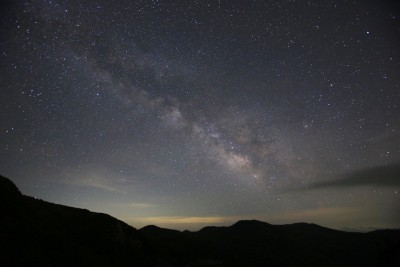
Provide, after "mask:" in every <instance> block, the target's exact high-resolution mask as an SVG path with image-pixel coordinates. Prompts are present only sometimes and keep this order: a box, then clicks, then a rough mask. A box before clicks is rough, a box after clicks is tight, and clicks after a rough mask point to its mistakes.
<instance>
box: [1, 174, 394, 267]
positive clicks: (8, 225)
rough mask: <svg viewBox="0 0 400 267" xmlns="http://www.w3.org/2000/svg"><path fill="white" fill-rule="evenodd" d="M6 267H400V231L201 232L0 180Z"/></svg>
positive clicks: (263, 227) (255, 226) (306, 227)
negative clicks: (136, 223)
mask: <svg viewBox="0 0 400 267" xmlns="http://www.w3.org/2000/svg"><path fill="white" fill-rule="evenodd" d="M0 207H1V212H2V219H1V220H0V222H1V223H0V245H1V247H2V249H1V254H2V255H1V258H0V262H1V265H2V266H400V257H399V256H398V255H400V230H379V231H373V232H370V233H349V232H342V231H337V230H332V229H328V228H324V227H321V226H318V225H315V224H307V223H296V224H290V225H271V224H268V223H265V222H260V221H239V222H237V223H235V224H234V225H232V226H229V227H205V228H203V229H201V230H200V231H197V232H190V231H183V232H180V231H176V230H169V229H163V228H159V227H157V226H146V227H144V228H142V229H140V230H137V229H135V228H133V227H131V226H129V225H127V224H126V223H124V222H122V221H119V220H117V219H115V218H113V217H111V216H109V215H106V214H101V213H95V212H90V211H88V210H84V209H78V208H71V207H67V206H63V205H57V204H53V203H49V202H45V201H42V200H38V199H35V198H32V197H29V196H24V195H22V194H21V192H20V191H19V190H18V188H17V187H16V186H15V185H14V184H13V183H12V182H11V181H10V180H8V179H7V178H4V177H0Z"/></svg>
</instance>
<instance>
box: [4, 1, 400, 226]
mask: <svg viewBox="0 0 400 267" xmlns="http://www.w3.org/2000/svg"><path fill="white" fill-rule="evenodd" d="M394 2H395V1H393V2H392V1H364V0H359V1H358V0H356V1H328V0H326V1H316V0H311V1H295V0H292V1H289V0H287V1H161V0H160V1H156V0H154V1H108V0H104V1H78V0H77V1H57V0H46V1H45V0H42V1H39V0H38V1H9V2H8V3H5V2H4V1H3V2H2V4H1V5H2V8H1V19H0V22H1V24H0V71H1V76H0V90H1V97H0V110H1V112H0V173H1V174H2V175H3V176H6V177H9V178H10V179H11V180H13V181H14V182H15V183H16V185H17V186H18V187H19V188H20V189H21V191H22V192H23V193H24V194H27V195H30V196H34V197H37V198H40V199H43V200H46V201H50V202H55V203H59V204H64V205H69V206H74V207H80V208H86V209H89V210H92V211H97V212H104V213H108V214H110V215H112V216H114V217H116V218H118V219H121V220H123V221H125V222H127V223H129V224H131V225H132V226H134V227H137V228H140V227H142V226H144V225H148V224H156V225H159V226H162V227H168V228H174V229H181V230H182V229H191V230H196V229H199V228H201V227H203V226H205V225H230V224H232V223H234V222H235V221H237V220H240V219H258V220H263V221H266V222H269V223H273V224H285V223H293V222H300V221H305V222H311V223H317V224H320V225H323V226H327V227H332V228H336V229H348V230H350V229H351V230H360V231H365V230H369V229H376V228H394V227H397V228H398V227H400V73H399V72H400V12H399V6H398V5H396V4H394Z"/></svg>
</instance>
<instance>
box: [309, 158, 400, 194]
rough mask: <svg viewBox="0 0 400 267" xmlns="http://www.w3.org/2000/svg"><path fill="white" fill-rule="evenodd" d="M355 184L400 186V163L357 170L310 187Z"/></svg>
mask: <svg viewBox="0 0 400 267" xmlns="http://www.w3.org/2000/svg"><path fill="white" fill-rule="evenodd" d="M354 186H385V187H395V186H400V163H395V164H391V165H384V166H377V167H372V168H366V169H361V170H356V171H353V172H350V173H347V174H345V175H344V176H343V177H342V178H339V179H336V180H330V181H325V182H317V183H314V184H311V185H310V186H309V188H311V189H318V188H327V187H354Z"/></svg>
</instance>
